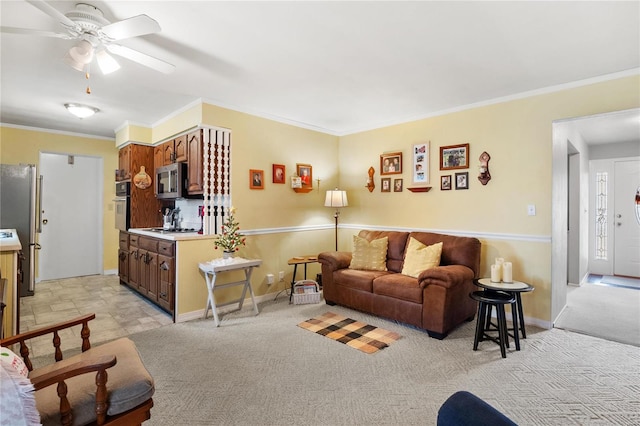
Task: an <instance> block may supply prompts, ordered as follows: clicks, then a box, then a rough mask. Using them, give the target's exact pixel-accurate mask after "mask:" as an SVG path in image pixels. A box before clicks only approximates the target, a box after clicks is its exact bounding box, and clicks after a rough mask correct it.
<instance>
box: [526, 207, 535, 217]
mask: <svg viewBox="0 0 640 426" xmlns="http://www.w3.org/2000/svg"><path fill="white" fill-rule="evenodd" d="M527 214H528V215H529V216H535V215H536V205H535V204H529V205H528V206H527Z"/></svg>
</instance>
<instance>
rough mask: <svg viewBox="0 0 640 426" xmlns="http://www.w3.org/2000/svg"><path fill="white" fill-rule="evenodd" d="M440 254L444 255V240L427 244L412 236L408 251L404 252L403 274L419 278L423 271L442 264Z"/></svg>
mask: <svg viewBox="0 0 640 426" xmlns="http://www.w3.org/2000/svg"><path fill="white" fill-rule="evenodd" d="M440 255H442V242H440V243H436V244H433V245H430V246H427V245H425V244H422V243H421V242H420V241H418V240H416V239H415V238H413V237H410V240H409V246H408V247H407V252H406V253H405V254H404V264H403V265H402V274H403V275H409V276H410V277H414V278H418V275H420V273H421V272H422V271H426V270H427V269H431V268H435V267H436V266H438V265H440Z"/></svg>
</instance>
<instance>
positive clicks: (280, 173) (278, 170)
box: [271, 164, 285, 183]
mask: <svg viewBox="0 0 640 426" xmlns="http://www.w3.org/2000/svg"><path fill="white" fill-rule="evenodd" d="M284 171H285V167H284V165H282V164H272V165H271V172H272V173H273V178H272V179H273V183H284V177H285V173H284Z"/></svg>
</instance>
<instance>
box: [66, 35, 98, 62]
mask: <svg viewBox="0 0 640 426" xmlns="http://www.w3.org/2000/svg"><path fill="white" fill-rule="evenodd" d="M93 51H94V49H93V46H92V45H91V43H89V42H88V41H87V40H81V41H80V43H78V44H76V45H75V46H73V47H72V48H71V49H69V56H71V57H72V58H73V59H74V60H75V61H76V62H79V63H81V64H85V65H86V64H88V63H90V62H91V61H93Z"/></svg>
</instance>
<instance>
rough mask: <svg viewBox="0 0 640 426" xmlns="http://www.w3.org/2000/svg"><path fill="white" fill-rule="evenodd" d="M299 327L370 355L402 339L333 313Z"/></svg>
mask: <svg viewBox="0 0 640 426" xmlns="http://www.w3.org/2000/svg"><path fill="white" fill-rule="evenodd" d="M298 327H301V328H304V329H305V330H309V331H313V332H314V333H317V334H321V335H323V336H326V337H328V338H330V339H333V340H337V341H338V342H340V343H344V344H345V345H348V346H351V347H352V348H356V349H358V350H361V351H362V352H365V353H368V354H372V353H374V352H377V351H379V350H380V349H384V348H386V347H387V346H389V345H390V344H391V343H393V342H395V341H396V340H398V339H400V337H402V336H400V335H399V334H398V333H394V332H392V331H387V330H383V329H382V328H378V327H374V326H372V325H368V324H365V323H363V322H359V321H356V320H353V319H351V318H346V317H343V316H341V315H337V314H334V313H333V312H327V313H326V314H323V315H321V316H319V317H316V318H311V319H308V320H306V321H303V322H301V323H300V324H298Z"/></svg>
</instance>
